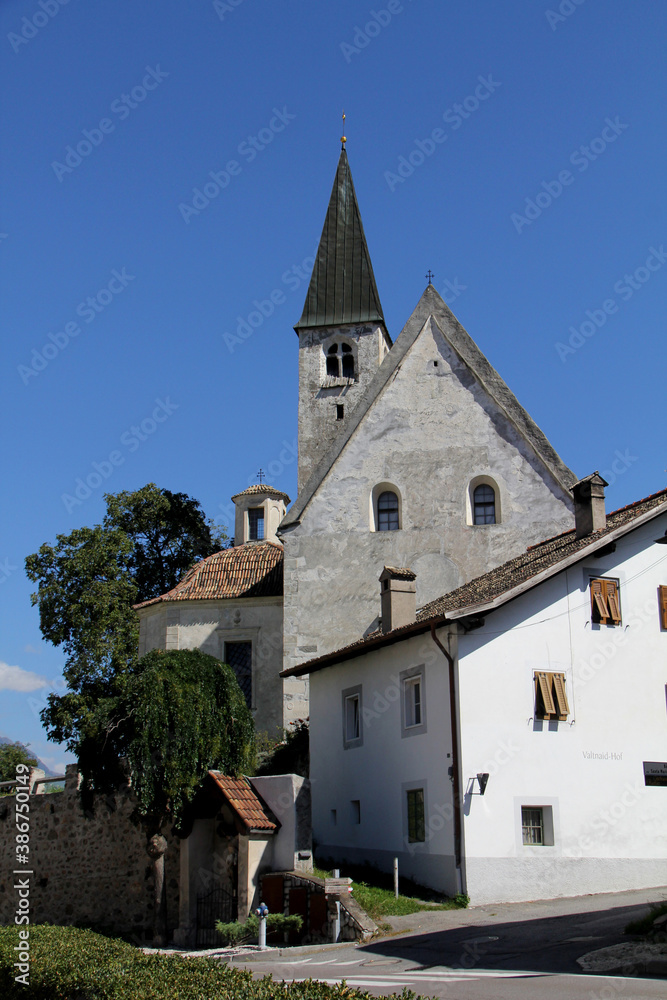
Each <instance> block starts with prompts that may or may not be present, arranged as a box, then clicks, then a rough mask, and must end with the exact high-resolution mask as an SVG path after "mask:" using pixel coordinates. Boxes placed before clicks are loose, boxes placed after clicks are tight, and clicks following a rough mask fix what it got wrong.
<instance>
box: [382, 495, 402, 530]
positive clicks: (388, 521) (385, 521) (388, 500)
mask: <svg viewBox="0 0 667 1000" xmlns="http://www.w3.org/2000/svg"><path fill="white" fill-rule="evenodd" d="M399 527H400V524H399V518H398V497H397V496H396V494H395V493H393V492H392V491H391V490H385V491H384V493H381V494H380V496H379V497H378V508H377V530H378V531H398V529H399Z"/></svg>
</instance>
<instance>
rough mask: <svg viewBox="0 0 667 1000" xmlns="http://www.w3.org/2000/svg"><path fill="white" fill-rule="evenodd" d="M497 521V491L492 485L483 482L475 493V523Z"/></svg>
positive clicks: (493, 522)
mask: <svg viewBox="0 0 667 1000" xmlns="http://www.w3.org/2000/svg"><path fill="white" fill-rule="evenodd" d="M495 523H496V493H495V490H494V489H493V487H492V486H489V485H487V484H486V483H482V484H481V485H480V486H476V487H475V492H474V493H473V524H495Z"/></svg>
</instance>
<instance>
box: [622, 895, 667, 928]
mask: <svg viewBox="0 0 667 1000" xmlns="http://www.w3.org/2000/svg"><path fill="white" fill-rule="evenodd" d="M663 913H667V902H665V903H651V904H650V906H649V911H648V913H646V914H645V915H644V916H643V917H639V919H638V920H631V921H630V923H629V924H627V925H626V928H625V933H626V934H650V933H651V931H652V930H653V921H654V920H655V918H656V917H661V916H662V915H663Z"/></svg>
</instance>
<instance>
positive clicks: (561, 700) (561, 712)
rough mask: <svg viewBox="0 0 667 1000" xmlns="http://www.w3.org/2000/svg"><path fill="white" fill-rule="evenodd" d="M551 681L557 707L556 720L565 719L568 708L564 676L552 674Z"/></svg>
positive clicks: (568, 711) (568, 712)
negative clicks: (552, 681)
mask: <svg viewBox="0 0 667 1000" xmlns="http://www.w3.org/2000/svg"><path fill="white" fill-rule="evenodd" d="M553 680H554V692H555V694H556V704H557V705H558V718H559V719H567V717H568V715H569V714H570V706H569V705H568V703H567V695H566V694H565V674H553Z"/></svg>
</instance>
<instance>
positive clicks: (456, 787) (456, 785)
mask: <svg viewBox="0 0 667 1000" xmlns="http://www.w3.org/2000/svg"><path fill="white" fill-rule="evenodd" d="M431 638H432V639H433V642H434V643H435V644H436V646H437V647H438V649H440V650H441V651H442V652H443V653H444V654H445V657H446V659H447V663H448V664H449V717H450V725H451V730H452V785H453V793H454V856H455V859H456V867H457V868H459V869H460V868H461V781H460V777H459V730H458V719H457V712H456V691H455V687H454V657H453V656H452V655H451V653H450V652H449V650H448V649H445V647H444V646H443V644H442V643H441V642H440V640H439V639H438V637H437V635H436V634H435V625H431Z"/></svg>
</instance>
